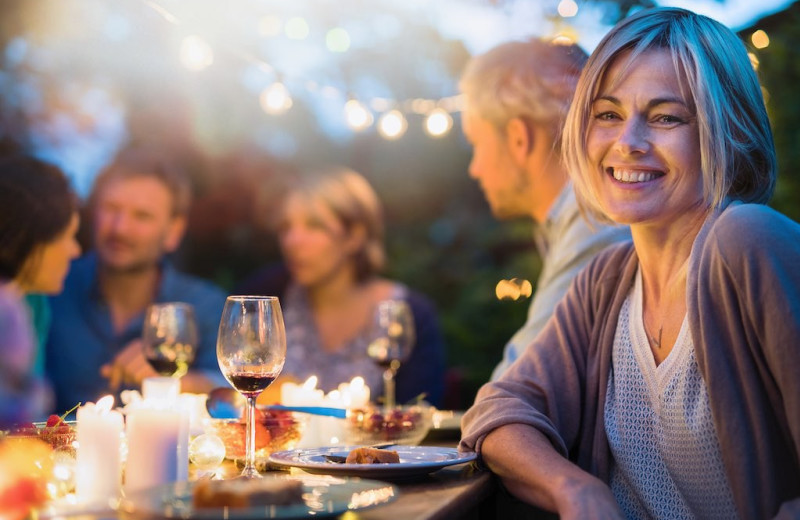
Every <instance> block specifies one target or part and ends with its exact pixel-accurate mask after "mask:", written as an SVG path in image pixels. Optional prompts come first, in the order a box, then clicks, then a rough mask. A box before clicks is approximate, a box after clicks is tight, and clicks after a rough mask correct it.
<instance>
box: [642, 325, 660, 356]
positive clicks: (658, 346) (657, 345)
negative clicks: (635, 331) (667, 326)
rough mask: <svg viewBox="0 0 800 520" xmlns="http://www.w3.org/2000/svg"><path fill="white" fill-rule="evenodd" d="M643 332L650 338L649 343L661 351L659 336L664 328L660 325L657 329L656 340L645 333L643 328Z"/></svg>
mask: <svg viewBox="0 0 800 520" xmlns="http://www.w3.org/2000/svg"><path fill="white" fill-rule="evenodd" d="M644 332H645V334H646V335H647V337H648V338H650V341H652V342H653V345H655V346H656V348H657V349H659V350H661V334H662V333H663V332H664V326H663V325H662V326H660V327H659V328H658V338H656V337H655V336H651V335H650V333H649V332H647V328H645V331H644Z"/></svg>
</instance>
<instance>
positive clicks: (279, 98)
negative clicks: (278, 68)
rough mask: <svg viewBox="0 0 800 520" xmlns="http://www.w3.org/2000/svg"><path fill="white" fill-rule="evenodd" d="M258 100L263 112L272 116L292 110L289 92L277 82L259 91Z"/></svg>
mask: <svg viewBox="0 0 800 520" xmlns="http://www.w3.org/2000/svg"><path fill="white" fill-rule="evenodd" d="M258 100H259V103H260V104H261V108H262V109H263V110H264V112H266V113H268V114H272V115H278V114H282V113H284V112H286V111H287V110H289V109H290V108H292V98H291V96H290V95H289V90H288V89H287V88H286V86H285V85H284V84H283V83H281V82H279V81H276V82H275V83H273V84H272V85H270V86H269V87H267V88H265V89H264V90H263V91H261V95H260V96H259V98H258Z"/></svg>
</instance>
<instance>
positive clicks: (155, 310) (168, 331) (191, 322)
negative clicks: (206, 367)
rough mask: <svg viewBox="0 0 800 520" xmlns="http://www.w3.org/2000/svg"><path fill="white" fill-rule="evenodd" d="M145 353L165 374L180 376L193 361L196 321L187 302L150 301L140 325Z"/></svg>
mask: <svg viewBox="0 0 800 520" xmlns="http://www.w3.org/2000/svg"><path fill="white" fill-rule="evenodd" d="M142 342H143V349H144V357H145V358H146V359H147V361H148V362H149V363H150V366H152V367H153V369H154V370H155V371H156V372H158V373H159V375H161V376H164V377H175V378H180V377H182V376H183V375H185V374H186V372H187V371H188V370H189V365H191V363H192V361H194V355H195V346H196V345H197V323H196V322H195V318H194V309H193V308H192V306H191V305H189V304H188V303H182V302H170V303H156V304H153V305H150V306H149V307H148V308H147V310H146V311H145V315H144V324H143V326H142Z"/></svg>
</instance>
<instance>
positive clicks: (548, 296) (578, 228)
mask: <svg viewBox="0 0 800 520" xmlns="http://www.w3.org/2000/svg"><path fill="white" fill-rule="evenodd" d="M630 238H631V234H630V230H629V229H628V227H627V226H626V227H622V226H606V225H603V224H597V223H595V224H594V229H592V228H590V227H589V224H588V222H587V221H586V220H585V219H584V218H583V217H582V216H581V214H580V209H579V208H578V203H577V201H576V200H575V194H574V192H573V191H572V184H571V183H567V185H566V186H565V187H564V189H563V190H561V193H560V194H559V196H558V198H557V199H556V200H555V202H553V206H552V207H551V208H550V211H549V212H548V213H547V219H546V220H545V222H543V223H542V224H541V225H539V226H537V227H536V234H535V241H536V247H537V249H538V250H539V254H540V255H542V272H541V273H540V274H539V280H538V281H537V282H536V292H535V293H534V295H533V300H531V306H530V307H529V308H528V319H527V321H526V322H525V325H523V326H522V328H521V329H519V330H518V331H517V332H516V333H515V334H514V335H513V336H512V337H511V339H510V340H509V341H508V343H507V344H506V346H505V349H504V351H503V359H502V361H500V363H499V364H498V365H497V366H496V367H495V369H494V371H493V372H492V380H493V381H494V380H496V379H497V378H499V377H500V376H501V375H502V373H503V372H505V371H506V370H507V369H508V367H509V366H511V363H513V362H514V361H515V360H516V359H517V358H518V357H520V355H522V352H523V351H524V350H525V348H527V346H528V345H530V343H531V342H532V341H533V339H534V338H535V337H536V335H537V334H539V331H541V330H542V329H543V328H544V326H545V324H546V323H547V320H549V319H550V316H552V315H553V309H555V306H556V304H557V303H558V302H559V300H561V298H562V297H563V296H564V295H565V294H566V293H567V289H569V285H570V283H572V279H573V278H575V276H576V275H577V274H578V272H579V271H580V270H581V269H583V267H584V266H585V265H586V264H588V263H589V260H591V259H592V258H594V256H595V255H596V254H597V253H599V252H600V251H602V250H603V249H605V248H606V247H608V246H609V245H611V244H614V243H616V242H619V241H621V240H630Z"/></svg>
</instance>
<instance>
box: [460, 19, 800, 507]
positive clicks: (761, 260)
mask: <svg viewBox="0 0 800 520" xmlns="http://www.w3.org/2000/svg"><path fill="white" fill-rule="evenodd" d="M564 154H565V159H566V162H567V164H569V165H570V166H571V167H570V168H569V171H570V173H571V174H572V178H573V182H574V183H575V188H576V191H577V194H578V199H579V202H580V203H581V204H582V206H583V207H584V210H585V211H587V212H589V213H592V214H593V215H595V216H597V217H601V218H602V219H604V220H607V221H611V222H616V223H621V224H628V225H630V229H631V235H632V237H633V243H632V244H626V245H620V246H614V247H612V248H610V249H608V250H606V251H605V252H604V253H601V255H600V256H598V257H597V258H596V259H595V261H593V262H592V263H591V264H590V265H589V266H588V267H587V268H586V269H585V270H584V271H583V272H582V273H581V274H580V275H579V276H578V277H577V279H576V281H575V282H574V283H573V285H572V287H571V288H570V290H569V292H568V293H567V295H566V297H565V298H564V299H563V300H562V301H561V302H560V304H559V305H558V307H557V308H556V311H555V314H554V316H553V318H552V319H551V320H550V322H549V323H548V325H547V327H546V328H545V329H544V331H543V333H542V334H541V335H539V336H538V337H537V339H536V340H535V341H534V342H533V343H532V344H531V345H530V347H529V348H528V349H527V351H526V353H525V355H524V357H522V358H520V360H519V361H518V362H517V363H516V364H514V365H513V366H512V367H511V368H510V369H509V371H508V372H507V374H506V375H505V376H504V377H503V378H501V379H500V380H499V381H497V382H495V383H491V384H489V385H486V386H485V387H483V388H482V389H481V391H480V392H479V394H478V397H477V400H476V403H475V405H474V406H473V407H472V409H471V410H470V411H469V412H468V413H467V414H466V416H465V417H464V422H463V430H464V437H463V439H462V444H461V448H462V449H465V450H474V451H477V452H478V453H479V454H480V458H481V460H482V461H483V463H484V464H486V465H488V467H489V468H491V469H492V470H493V471H494V472H496V473H497V474H498V475H499V476H500V477H501V479H502V482H503V484H504V485H505V486H506V487H507V488H508V490H509V491H510V492H511V493H512V494H514V495H516V496H517V497H518V498H520V499H521V500H523V501H525V502H528V503H530V504H534V505H536V506H539V507H543V508H545V509H548V510H551V511H556V512H558V513H559V515H560V517H561V518H563V519H573V518H773V517H784V518H790V517H791V518H796V517H797V515H798V514H800V459H799V458H798V453H800V379H798V378H797V373H798V371H800V350H798V349H797V348H796V346H795V341H794V339H795V338H797V337H800V270H799V269H797V267H796V265H797V259H798V258H800V225H798V224H797V223H795V222H792V221H791V220H789V219H787V218H786V217H784V216H782V215H780V214H778V213H776V212H775V211H773V210H772V209H770V208H768V207H767V206H766V205H764V204H765V203H766V201H767V200H768V199H769V197H770V196H771V194H772V190H773V187H774V185H775V174H776V172H775V152H774V147H773V141H772V133H771V130H770V126H769V121H768V119H767V113H766V109H765V107H764V102H763V98H762V96H761V90H760V87H759V83H758V80H757V78H756V75H755V72H754V71H753V69H752V66H751V65H750V61H749V58H748V56H747V52H746V50H745V48H744V45H743V44H742V42H741V41H740V40H739V39H738V37H737V36H736V34H734V33H733V32H732V31H730V30H729V29H727V28H726V27H724V26H722V25H721V24H719V23H718V22H715V21H713V20H711V19H709V18H707V17H705V16H701V15H697V14H695V13H692V12H690V11H686V10H683V9H674V8H658V9H651V10H644V11H640V12H639V13H637V14H635V15H633V16H631V17H630V18H627V19H625V20H623V21H622V22H620V23H619V24H618V25H617V26H616V27H614V28H613V29H612V30H611V31H610V32H609V33H608V35H607V36H606V37H605V38H604V39H603V40H602V41H601V43H600V44H599V45H598V47H597V48H596V49H595V51H594V53H593V54H592V56H591V57H590V58H589V61H588V63H587V65H586V68H585V69H584V72H583V75H582V76H581V79H580V80H579V82H578V87H577V91H576V97H575V100H574V103H573V105H572V107H571V110H570V113H569V115H568V117H567V123H566V128H565V134H564Z"/></svg>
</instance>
